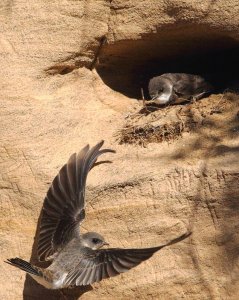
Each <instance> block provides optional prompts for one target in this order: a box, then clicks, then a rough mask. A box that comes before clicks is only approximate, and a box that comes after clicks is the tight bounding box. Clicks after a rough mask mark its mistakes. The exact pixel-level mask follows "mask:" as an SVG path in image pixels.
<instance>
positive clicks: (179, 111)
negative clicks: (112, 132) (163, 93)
mask: <svg viewBox="0 0 239 300" xmlns="http://www.w3.org/2000/svg"><path fill="white" fill-rule="evenodd" d="M238 103H239V95H238V94H234V93H225V94H220V95H211V96H210V97H209V98H205V99H203V100H201V101H198V102H194V103H190V104H187V105H178V106H169V107H166V108H164V109H160V110H157V111H155V112H153V113H150V114H148V115H143V114H140V113H138V112H137V113H134V114H132V115H131V116H129V117H128V118H127V120H126V124H125V126H124V127H123V128H122V129H121V130H120V131H119V132H117V134H116V138H117V141H118V142H119V144H136V145H141V146H146V145H147V144H149V143H161V142H164V141H167V142H173V141H174V140H176V139H178V138H180V137H182V134H183V133H185V132H192V133H199V134H201V138H203V130H204V129H206V128H209V129H211V130H212V131H217V130H220V128H221V125H222V124H223V122H224V123H225V124H226V122H227V121H228V116H227V115H228V114H229V116H233V115H235V118H234V119H235V122H236V125H235V126H234V128H236V129H237V130H236V129H233V130H234V133H235V134H238V135H239V117H238ZM215 115H220V119H221V120H217V118H215V117H214V116H215ZM231 124H233V123H231ZM225 127H226V125H225ZM235 130H236V131H235Z"/></svg>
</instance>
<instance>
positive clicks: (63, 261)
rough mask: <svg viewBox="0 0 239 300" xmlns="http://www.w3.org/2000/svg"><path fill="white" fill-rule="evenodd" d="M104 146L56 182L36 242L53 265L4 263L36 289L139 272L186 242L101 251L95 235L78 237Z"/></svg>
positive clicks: (77, 160) (72, 163)
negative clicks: (90, 180) (87, 190)
mask: <svg viewBox="0 0 239 300" xmlns="http://www.w3.org/2000/svg"><path fill="white" fill-rule="evenodd" d="M102 145H103V141H101V142H100V143H98V144H97V145H96V146H94V147H92V148H91V149H90V147H89V145H87V146H86V147H84V148H83V149H82V150H81V151H80V152H79V153H78V154H76V153H74V154H73V155H72V156H71V157H70V159H69V160H68V162H67V163H66V164H65V165H64V166H63V167H62V168H61V170H60V171H59V173H58V175H57V176H56V177H55V179H54V180H53V182H52V185H51V187H50V188H49V190H48V192H47V195H46V198H45V200H44V204H43V210H42V218H41V223H40V233H39V242H38V257H39V260H41V261H46V260H50V261H52V263H51V265H50V266H49V267H48V268H46V269H43V268H40V267H36V266H34V265H32V264H30V263H28V262H26V261H24V260H22V259H20V258H11V259H8V260H7V261H6V262H7V263H9V264H10V265H12V266H15V267H18V268H19V269H21V270H24V271H26V272H27V273H28V274H29V275H30V276H32V277H33V278H34V279H35V280H36V281H37V282H38V283H40V284H42V285H43V286H44V287H46V288H49V289H61V288H66V287H69V286H80V285H89V284H92V283H94V282H97V281H100V280H102V279H104V278H108V277H111V276H115V275H118V274H120V273H123V272H126V271H128V270H129V269H131V268H133V267H135V266H137V265H138V264H140V263H141V262H142V261H144V260H146V259H148V258H149V257H151V256H152V255H153V254H154V253H155V252H156V251H158V250H160V249H162V248H163V247H165V246H169V245H172V244H175V243H177V242H179V241H182V240H183V239H185V238H186V237H188V236H189V235H190V233H185V234H183V235H181V236H180V237H178V238H176V239H173V240H171V241H170V242H168V243H165V244H163V245H160V246H157V247H154V248H143V249H119V248H105V249H104V248H102V247H103V246H104V245H108V243H107V242H106V241H105V239H104V237H103V236H101V235H100V234H99V233H96V232H87V233H85V234H81V233H80V228H79V225H80V224H81V223H82V221H83V220H84V218H85V206H86V203H85V185H86V178H87V175H88V173H89V171H90V170H91V169H92V168H93V167H94V166H95V165H96V164H99V163H97V162H96V161H97V158H98V157H99V156H100V155H102V154H103V153H107V152H115V151H113V150H110V149H101V147H102Z"/></svg>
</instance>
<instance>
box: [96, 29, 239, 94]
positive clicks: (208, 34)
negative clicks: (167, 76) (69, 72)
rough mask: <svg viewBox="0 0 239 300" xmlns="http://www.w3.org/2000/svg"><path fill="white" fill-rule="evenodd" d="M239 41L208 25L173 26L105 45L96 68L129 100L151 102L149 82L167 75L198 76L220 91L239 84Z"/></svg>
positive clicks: (103, 78) (107, 81) (107, 83)
mask: <svg viewBox="0 0 239 300" xmlns="http://www.w3.org/2000/svg"><path fill="white" fill-rule="evenodd" d="M238 54H239V41H237V40H235V39H233V38H231V37H230V36H229V34H228V33H223V32H222V31H221V30H220V31H219V30H215V29H212V28H210V27H207V26H198V25H197V26H196V25H193V24H190V25H187V26H178V25H177V26H176V25H175V26H171V27H166V28H164V29H161V30H158V31H157V32H155V33H150V34H142V35H141V38H140V39H138V40H122V41H118V42H115V43H114V44H107V42H106V43H105V44H104V45H103V47H102V50H101V52H100V55H99V61H98V64H97V66H96V69H97V71H98V74H99V75H100V76H101V78H102V80H103V81H104V83H105V84H106V85H108V86H109V87H110V88H111V89H113V90H115V91H117V92H120V93H122V94H124V95H125V96H127V97H129V98H136V99H141V92H140V89H141V88H143V89H144V93H145V98H146V99H149V95H148V89H147V86H148V82H149V79H150V78H152V77H154V76H158V75H161V74H163V73H167V72H172V73H177V72H179V73H181V72H184V73H191V74H198V75H202V76H203V77H205V78H206V79H207V80H209V81H210V82H211V83H212V84H213V85H214V86H215V87H216V88H217V89H220V90H222V89H226V88H228V87H230V85H231V84H232V82H233V84H234V82H237V81H238V71H237V66H238V63H239V55H238Z"/></svg>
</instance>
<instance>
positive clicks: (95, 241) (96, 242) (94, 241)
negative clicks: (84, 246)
mask: <svg viewBox="0 0 239 300" xmlns="http://www.w3.org/2000/svg"><path fill="white" fill-rule="evenodd" d="M92 242H93V243H94V244H98V243H99V242H100V240H99V239H96V238H93V239H92Z"/></svg>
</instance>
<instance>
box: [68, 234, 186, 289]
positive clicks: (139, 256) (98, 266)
mask: <svg viewBox="0 0 239 300" xmlns="http://www.w3.org/2000/svg"><path fill="white" fill-rule="evenodd" d="M190 234H191V233H186V234H183V235H181V236H180V237H178V238H176V239H173V240H171V241H170V242H169V243H167V244H164V245H161V246H158V247H154V248H143V249H117V248H112V249H100V250H95V251H94V250H89V253H87V254H85V256H84V258H82V259H81V261H80V263H79V264H78V265H77V266H76V268H75V269H74V270H72V271H71V272H69V274H68V275H67V277H66V279H65V282H64V285H65V286H69V285H89V284H92V283H94V282H97V281H101V280H102V279H104V278H108V277H113V276H116V275H118V274H120V273H124V272H126V271H128V270H130V269H131V268H134V267H136V266H137V265H139V264H140V263H141V262H143V261H145V260H146V259H148V258H150V257H151V256H152V255H153V254H154V253H155V252H156V251H158V250H160V249H162V248H164V247H166V246H169V245H172V244H175V243H178V242H180V241H182V240H184V239H185V238H187V237H188V236H189V235H190Z"/></svg>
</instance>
